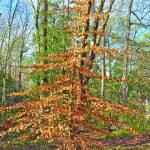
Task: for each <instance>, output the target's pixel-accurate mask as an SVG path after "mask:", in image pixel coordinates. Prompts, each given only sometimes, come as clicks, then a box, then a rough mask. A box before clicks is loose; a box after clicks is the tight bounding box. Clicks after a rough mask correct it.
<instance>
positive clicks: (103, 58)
mask: <svg viewBox="0 0 150 150" xmlns="http://www.w3.org/2000/svg"><path fill="white" fill-rule="evenodd" d="M102 45H103V47H105V37H103V43H102ZM105 76H106V54H105V53H102V81H101V84H102V85H101V98H102V99H103V100H105V89H106V82H105V79H104V78H105Z"/></svg>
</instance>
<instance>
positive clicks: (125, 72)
mask: <svg viewBox="0 0 150 150" xmlns="http://www.w3.org/2000/svg"><path fill="white" fill-rule="evenodd" d="M132 4H133V0H130V3H129V9H128V16H127V25H126V33H125V41H124V52H128V47H129V37H130V19H131V9H132ZM124 61H125V62H124V68H123V80H124V82H123V86H122V94H123V98H122V105H124V106H125V105H126V104H127V86H128V85H127V82H126V81H127V79H128V63H129V60H128V56H126V57H125V60H124Z"/></svg>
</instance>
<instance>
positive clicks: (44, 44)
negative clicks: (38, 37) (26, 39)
mask: <svg viewBox="0 0 150 150" xmlns="http://www.w3.org/2000/svg"><path fill="white" fill-rule="evenodd" d="M42 5H43V6H42V13H43V15H42V22H43V34H42V49H43V51H44V53H45V55H47V49H48V47H47V24H48V18H47V16H48V14H47V13H48V0H43V3H42ZM43 64H47V61H44V62H43ZM47 74H48V73H47V71H45V72H44V73H43V77H42V80H41V83H48V76H47Z"/></svg>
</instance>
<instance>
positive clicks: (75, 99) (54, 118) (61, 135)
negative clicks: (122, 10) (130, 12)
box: [0, 0, 140, 149]
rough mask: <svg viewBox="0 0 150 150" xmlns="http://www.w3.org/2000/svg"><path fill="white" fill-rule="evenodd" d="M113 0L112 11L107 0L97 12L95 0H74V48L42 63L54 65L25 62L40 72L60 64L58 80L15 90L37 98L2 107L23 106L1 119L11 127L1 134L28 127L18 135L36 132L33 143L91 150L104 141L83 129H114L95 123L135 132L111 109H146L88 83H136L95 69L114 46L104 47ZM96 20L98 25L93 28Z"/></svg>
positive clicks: (26, 136) (24, 137)
mask: <svg viewBox="0 0 150 150" xmlns="http://www.w3.org/2000/svg"><path fill="white" fill-rule="evenodd" d="M113 2H114V0H111V1H110V8H109V9H108V12H103V9H102V8H103V5H104V3H105V0H101V1H100V3H99V6H98V10H97V12H95V13H93V12H92V7H94V4H95V1H94V0H78V1H72V2H71V3H72V4H74V6H73V7H72V8H70V9H71V11H73V12H75V14H76V15H75V16H74V17H73V18H72V20H70V22H69V25H70V27H69V28H68V29H67V30H66V31H65V32H70V33H71V34H72V36H71V37H69V39H70V40H71V42H72V45H71V46H70V47H69V51H68V52H66V53H65V54H58V55H53V56H47V57H44V58H42V59H41V62H43V61H46V60H48V62H49V63H48V64H41V63H40V64H33V65H32V66H25V68H28V67H29V68H33V69H35V70H34V73H37V72H44V71H47V70H51V69H55V68H60V69H62V70H63V72H62V73H61V74H59V75H58V76H56V78H55V81H54V82H51V83H45V84H42V85H40V86H38V87H36V88H33V89H30V90H26V91H22V92H18V93H12V94H10V96H18V95H22V96H24V95H29V94H32V95H33V96H34V98H33V99H29V100H26V101H24V102H22V103H18V104H16V105H13V106H9V107H1V108H0V113H6V112H8V111H13V110H17V111H18V112H17V114H15V115H13V116H11V117H9V118H8V120H3V121H2V123H1V124H0V126H2V127H3V128H7V130H2V131H0V137H1V138H3V137H5V136H7V135H8V134H9V133H14V132H18V133H20V132H21V131H23V134H18V137H15V138H14V140H21V141H24V140H27V139H29V138H30V137H33V138H32V141H31V142H37V141H38V140H40V139H46V140H47V141H48V142H49V143H50V144H52V143H54V144H55V145H56V146H57V147H58V149H79V148H82V149H88V148H89V147H98V148H100V147H102V146H103V145H102V144H101V143H100V142H98V141H96V140H93V139H92V138H90V137H89V135H87V134H84V133H83V130H85V129H86V132H87V133H89V134H90V136H92V135H95V134H99V133H100V134H111V132H110V131H109V130H108V129H107V128H100V127H95V126H94V125H93V122H99V123H101V124H107V125H109V124H111V125H114V126H116V127H117V128H118V129H121V128H124V129H127V130H129V131H131V132H133V133H135V130H134V129H133V128H132V127H130V126H128V125H123V124H122V123H121V122H120V121H119V120H117V119H112V118H111V117H109V116H108V115H107V113H108V112H115V113H117V114H120V115H123V116H131V114H134V115H136V116H137V115H140V113H139V112H138V111H136V110H132V109H130V108H127V107H122V106H121V105H116V104H110V103H108V102H105V101H103V100H102V99H99V98H98V97H95V96H93V95H92V90H91V89H90V87H89V86H88V84H87V83H88V81H89V79H93V78H98V79H104V80H108V81H111V82H134V81H130V80H128V81H123V80H121V79H120V80H119V79H112V78H109V77H107V76H105V77H104V76H102V75H100V74H96V73H94V72H93V71H92V67H93V65H94V59H95V58H96V56H98V54H99V52H101V51H102V52H104V53H110V52H111V50H110V51H109V50H107V49H106V48H103V47H99V42H100V41H101V37H102V36H103V35H104V29H105V24H106V22H107V20H108V18H109V13H110V11H111V7H112V4H113ZM77 14H78V15H77ZM101 19H102V20H104V24H103V26H102V29H101V30H100V29H98V24H99V21H100V20H101ZM92 23H93V28H90V26H91V24H92ZM97 39H98V40H97ZM97 42H98V43H97ZM113 53H115V54H116V53H117V54H118V53H119V52H118V51H116V50H112V53H111V55H113ZM88 56H89V57H88ZM37 94H40V95H43V96H42V97H41V98H40V99H39V98H38V97H37V98H36V95H37ZM88 116H90V119H88Z"/></svg>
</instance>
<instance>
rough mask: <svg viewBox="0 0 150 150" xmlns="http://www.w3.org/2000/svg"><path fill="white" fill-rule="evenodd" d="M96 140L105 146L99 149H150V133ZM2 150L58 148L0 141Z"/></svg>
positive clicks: (47, 149) (53, 149) (51, 149)
mask: <svg viewBox="0 0 150 150" xmlns="http://www.w3.org/2000/svg"><path fill="white" fill-rule="evenodd" d="M93 140H94V139H93ZM96 140H98V141H99V142H102V144H103V145H104V148H99V150H101V149H102V150H150V133H147V134H141V135H136V136H125V137H118V138H114V139H110V138H109V139H106V138H105V139H100V140H99V139H96ZM0 150H56V148H55V146H51V145H41V144H38V145H34V144H32V145H16V144H8V143H6V142H0ZM93 150H98V149H93Z"/></svg>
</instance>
